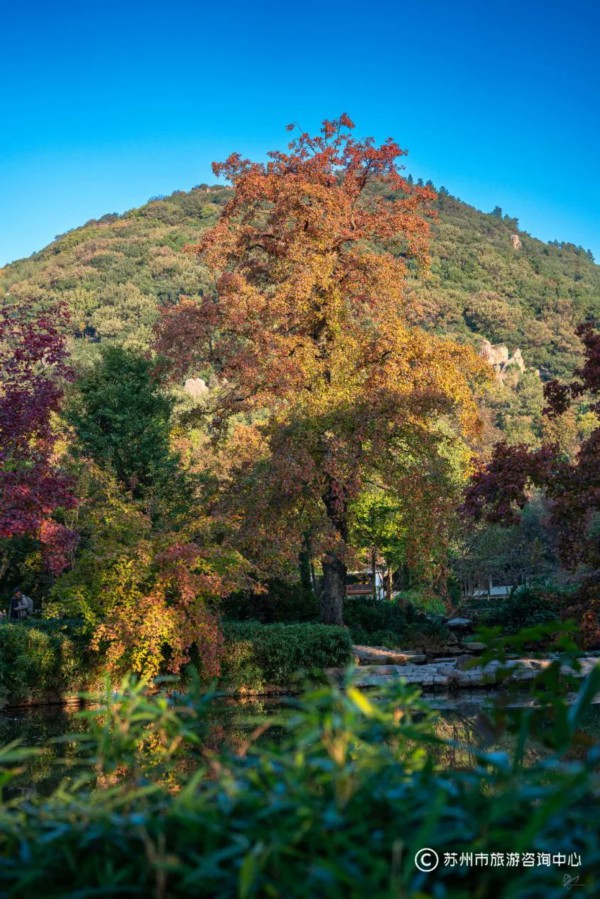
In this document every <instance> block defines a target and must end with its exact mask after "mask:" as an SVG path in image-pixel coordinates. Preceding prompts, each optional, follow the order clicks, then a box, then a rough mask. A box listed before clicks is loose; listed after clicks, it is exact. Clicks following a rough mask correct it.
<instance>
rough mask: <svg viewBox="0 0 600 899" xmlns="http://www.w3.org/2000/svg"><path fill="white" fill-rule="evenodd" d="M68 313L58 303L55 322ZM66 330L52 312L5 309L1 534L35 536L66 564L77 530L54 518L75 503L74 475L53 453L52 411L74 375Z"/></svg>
mask: <svg viewBox="0 0 600 899" xmlns="http://www.w3.org/2000/svg"><path fill="white" fill-rule="evenodd" d="M62 316H64V312H63V311H62V310H57V316H56V321H57V322H59V323H60V319H61V317H62ZM66 356H67V351H66V346H65V340H64V337H63V335H62V333H61V331H60V329H59V327H58V324H57V323H55V322H53V321H52V320H51V319H50V317H49V316H48V315H40V316H38V317H37V318H34V317H32V316H31V315H30V314H28V311H27V310H26V309H23V308H22V307H19V308H15V307H5V308H4V309H1V310H0V495H1V497H2V499H1V502H0V537H1V538H5V539H6V538H11V537H22V536H31V537H34V538H37V539H38V540H40V542H41V543H42V547H43V549H44V551H45V554H46V558H47V561H48V564H49V567H50V568H51V570H52V571H53V572H54V573H58V572H59V571H60V570H61V569H62V568H64V566H65V564H66V559H67V554H68V552H69V550H70V548H71V547H72V544H73V541H74V535H73V533H72V532H71V531H70V530H69V529H68V528H66V527H63V526H61V525H59V524H58V523H57V522H55V521H53V520H52V514H53V512H54V511H55V510H56V509H57V508H59V507H62V508H70V507H72V506H73V505H74V504H75V498H74V496H73V492H72V484H71V482H70V480H69V479H68V478H67V477H66V476H65V475H64V474H63V473H62V472H61V471H60V470H59V468H58V467H57V465H56V463H55V460H54V450H55V443H56V436H55V433H54V431H53V428H52V416H53V414H54V413H56V412H57V411H58V409H59V407H60V403H61V399H62V395H63V387H62V382H64V380H65V379H66V378H68V377H69V376H70V373H69V369H68V366H67V362H66Z"/></svg>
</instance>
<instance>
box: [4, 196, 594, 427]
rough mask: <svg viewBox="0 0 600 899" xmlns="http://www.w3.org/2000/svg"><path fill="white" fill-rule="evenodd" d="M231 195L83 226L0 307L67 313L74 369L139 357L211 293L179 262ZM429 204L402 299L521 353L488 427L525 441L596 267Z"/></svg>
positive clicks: (574, 342) (462, 336)
mask: <svg viewBox="0 0 600 899" xmlns="http://www.w3.org/2000/svg"><path fill="white" fill-rule="evenodd" d="M229 195H230V192H229V190H228V189H226V188H222V187H207V186H206V185H201V186H200V187H198V188H195V189H194V190H192V191H190V192H189V193H184V192H176V193H174V194H172V195H171V196H169V197H164V198H156V199H153V200H151V201H150V202H148V203H147V204H145V205H144V206H142V207H140V208H139V209H134V210H131V211H129V212H127V213H125V214H124V215H120V216H119V215H106V216H104V217H103V218H102V219H100V220H98V221H95V220H93V221H90V222H88V223H87V224H85V225H84V226H83V227H81V228H77V229H75V230H73V231H70V232H68V233H67V234H64V235H61V236H60V237H58V238H57V239H56V240H55V241H54V242H53V243H51V244H50V245H49V246H47V247H46V248H45V249H43V250H41V251H40V252H39V253H35V254H34V255H33V256H31V257H30V258H29V259H25V260H20V261H18V262H15V263H12V264H10V265H8V266H6V267H5V268H4V269H3V270H1V271H0V302H26V303H31V304H33V305H35V306H40V307H43V306H46V305H48V304H49V303H52V302H54V301H56V300H62V301H63V302H65V303H66V304H67V305H68V307H69V309H70V310H71V313H72V338H73V356H74V359H75V361H76V362H77V364H79V365H85V364H86V362H87V361H89V359H91V358H93V356H94V355H95V344H97V343H98V342H100V341H106V340H109V341H118V342H121V343H124V344H125V345H127V346H136V347H147V346H148V345H149V342H150V340H151V332H152V326H153V324H154V322H155V320H156V318H157V315H158V309H159V307H160V306H161V305H162V304H165V303H167V304H168V303H173V302H176V301H177V299H178V298H179V296H180V295H182V294H186V295H191V296H193V295H198V294H199V293H201V292H203V291H205V290H207V289H210V278H209V275H208V273H207V271H206V270H205V269H204V268H203V267H202V265H201V264H199V263H198V261H197V260H196V259H195V258H193V257H191V256H189V255H188V254H186V253H184V252H182V251H183V248H184V246H185V245H186V244H188V243H190V242H195V241H197V240H198V237H199V235H200V234H201V232H202V231H203V230H204V229H206V228H207V227H210V225H212V224H213V223H214V222H215V221H216V219H217V217H218V215H219V212H220V209H221V208H222V206H223V204H224V203H225V202H227V199H228V197H229ZM436 205H437V219H436V221H435V223H434V225H433V240H432V254H431V255H432V261H431V268H430V270H429V272H426V273H422V272H421V273H417V272H414V273H413V274H412V275H411V280H410V286H409V289H410V290H411V291H412V292H413V293H414V294H416V296H417V297H418V299H419V300H420V302H421V308H422V315H423V321H424V322H425V323H426V325H427V326H428V327H431V328H433V329H434V330H436V331H437V332H439V333H442V334H449V335H452V336H454V337H456V338H457V339H459V340H463V341H469V342H472V343H473V344H475V345H476V346H478V347H480V346H481V345H482V342H483V339H484V338H486V339H488V340H489V341H491V342H492V343H493V344H497V343H505V344H506V345H507V347H508V349H509V351H510V352H511V353H512V352H514V351H515V350H516V349H520V351H521V353H522V355H523V358H524V360H525V364H526V366H527V368H528V371H526V372H525V374H520V372H519V371H517V369H516V368H513V370H512V371H511V372H510V377H505V381H504V383H503V384H499V385H498V389H497V391H496V394H495V397H494V398H493V400H492V424H493V426H495V427H500V428H501V429H502V430H503V431H504V432H505V433H509V435H510V437H511V439H526V440H527V441H528V442H532V441H535V440H536V439H537V437H539V422H540V412H541V407H542V404H543V401H542V397H541V385H540V383H539V378H538V377H537V374H536V373H535V372H536V370H539V371H540V373H541V376H542V378H547V377H550V376H559V377H566V376H568V375H570V374H571V372H572V371H573V369H574V368H575V367H576V366H577V364H578V363H579V361H580V358H581V349H580V344H579V341H578V339H577V338H576V337H575V335H574V328H575V326H576V324H577V323H578V322H579V321H581V320H583V319H585V318H590V317H592V318H600V266H597V265H595V264H594V262H593V259H592V258H591V254H589V253H587V252H586V251H585V250H583V249H582V248H578V247H575V246H573V245H558V244H546V243H543V242H542V241H539V240H536V239H535V238H533V237H531V236H530V235H528V234H526V233H524V232H521V231H519V229H518V224H517V222H516V220H515V219H511V218H510V217H508V216H502V214H501V211H500V210H496V211H495V213H492V214H486V213H482V212H479V211H477V210H476V209H474V208H473V207H471V206H468V205H466V204H465V203H462V202H461V201H460V200H457V199H455V198H454V197H452V196H450V195H449V194H448V193H447V192H446V191H445V190H444V189H443V188H442V189H441V190H440V192H439V196H438V200H437V203H436Z"/></svg>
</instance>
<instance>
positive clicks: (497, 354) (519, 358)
mask: <svg viewBox="0 0 600 899" xmlns="http://www.w3.org/2000/svg"><path fill="white" fill-rule="evenodd" d="M481 355H482V356H483V358H484V359H485V361H486V362H489V364H490V365H491V366H492V368H493V369H494V371H495V372H496V376H497V378H498V379H499V380H501V381H502V380H503V379H504V377H505V376H506V373H507V372H508V370H509V369H510V368H513V370H514V369H517V370H518V372H519V373H522V372H524V371H525V360H524V359H523V354H522V353H521V350H520V349H516V350H515V351H514V353H513V354H512V356H511V354H510V352H509V350H508V347H507V346H505V345H504V344H503V343H501V344H497V345H494V344H493V343H491V342H490V341H489V340H484V341H483V344H482V346H481Z"/></svg>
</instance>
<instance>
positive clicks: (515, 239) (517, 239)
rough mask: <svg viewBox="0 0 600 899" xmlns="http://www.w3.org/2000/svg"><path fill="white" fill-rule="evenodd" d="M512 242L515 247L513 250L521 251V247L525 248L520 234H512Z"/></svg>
mask: <svg viewBox="0 0 600 899" xmlns="http://www.w3.org/2000/svg"><path fill="white" fill-rule="evenodd" d="M510 242H511V243H512V245H513V250H520V249H521V247H522V246H523V244H522V243H521V238H520V237H519V235H518V234H511V235H510Z"/></svg>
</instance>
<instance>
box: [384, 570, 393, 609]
mask: <svg viewBox="0 0 600 899" xmlns="http://www.w3.org/2000/svg"><path fill="white" fill-rule="evenodd" d="M385 597H386V599H387V600H388V602H391V601H392V566H391V565H388V567H387V571H386V572H385Z"/></svg>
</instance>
